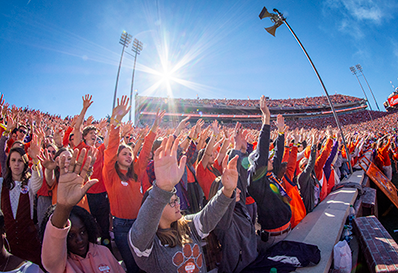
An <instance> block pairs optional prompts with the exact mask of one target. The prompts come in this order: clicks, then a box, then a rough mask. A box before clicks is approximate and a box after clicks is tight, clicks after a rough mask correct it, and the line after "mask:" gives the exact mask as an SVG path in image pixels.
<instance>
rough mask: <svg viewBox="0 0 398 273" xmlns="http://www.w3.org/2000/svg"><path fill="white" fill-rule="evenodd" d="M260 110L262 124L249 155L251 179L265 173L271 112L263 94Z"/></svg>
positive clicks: (256, 178)
mask: <svg viewBox="0 0 398 273" xmlns="http://www.w3.org/2000/svg"><path fill="white" fill-rule="evenodd" d="M260 110H261V113H262V117H261V120H262V122H263V125H262V127H261V131H260V135H259V137H258V141H257V147H256V150H255V151H253V153H252V154H251V155H250V158H251V166H250V173H251V174H252V177H251V179H252V180H254V181H255V180H258V179H259V178H261V177H262V176H264V175H265V173H266V172H267V166H268V155H269V141H270V120H271V114H270V112H269V109H268V107H267V102H266V99H265V96H264V95H263V96H261V98H260ZM248 182H251V181H248Z"/></svg>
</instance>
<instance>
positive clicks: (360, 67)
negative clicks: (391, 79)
mask: <svg viewBox="0 0 398 273" xmlns="http://www.w3.org/2000/svg"><path fill="white" fill-rule="evenodd" d="M356 68H357V69H358V71H359V72H361V74H362V76H363V78H364V79H365V82H366V84H367V85H368V87H369V90H370V93H371V94H372V97H373V99H374V101H375V104H376V107H377V110H379V111H380V108H379V105H378V104H377V101H376V99H375V95H373V91H372V89H371V88H370V85H369V83H368V81H367V80H366V77H365V74H363V72H362V66H361V65H360V64H357V65H356ZM369 105H370V104H369Z"/></svg>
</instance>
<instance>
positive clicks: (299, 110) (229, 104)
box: [135, 94, 388, 129]
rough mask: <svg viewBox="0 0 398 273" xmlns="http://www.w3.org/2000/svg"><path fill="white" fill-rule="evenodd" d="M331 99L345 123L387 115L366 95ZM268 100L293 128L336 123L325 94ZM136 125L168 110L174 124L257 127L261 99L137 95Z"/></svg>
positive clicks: (335, 96)
mask: <svg viewBox="0 0 398 273" xmlns="http://www.w3.org/2000/svg"><path fill="white" fill-rule="evenodd" d="M330 99H331V102H332V103H333V106H334V108H335V110H336V113H337V114H338V116H339V120H340V122H341V123H342V125H347V124H351V123H360V122H366V121H368V120H373V119H374V118H379V117H382V116H385V115H387V114H388V113H386V112H379V111H369V110H368V109H367V108H368V105H367V101H366V100H365V99H363V98H358V97H353V96H347V95H341V94H334V95H331V96H330ZM267 103H268V105H269V108H270V111H271V117H272V119H275V118H276V116H277V115H278V114H282V115H283V116H284V118H285V120H286V123H287V124H288V125H289V127H290V128H295V127H300V128H301V127H305V128H306V127H308V128H311V127H315V128H319V129H321V128H324V127H326V126H327V125H331V126H332V127H335V126H336V123H335V121H334V118H333V113H332V111H331V108H330V106H329V103H328V101H327V97H326V96H320V97H306V98H298V99H290V98H289V99H270V98H267ZM135 106H136V107H135V109H136V110H135V117H136V121H137V122H136V124H141V125H144V124H148V123H150V122H151V120H153V117H154V116H155V115H156V112H157V111H158V110H165V111H166V114H165V117H164V121H165V122H169V123H172V124H174V125H175V126H176V125H177V124H178V122H179V121H180V120H181V119H183V118H185V117H187V116H190V120H191V121H196V120H197V119H200V118H201V119H203V120H204V121H205V122H211V121H213V120H214V119H217V120H218V121H219V122H220V123H221V122H222V123H223V124H225V125H229V124H231V125H234V124H235V123H236V122H237V121H239V122H241V123H243V124H245V126H246V127H251V128H253V129H254V128H257V127H260V125H261V115H260V110H259V100H253V99H247V100H242V99H226V98H225V99H199V98H197V99H182V98H161V97H147V96H139V95H136V98H135Z"/></svg>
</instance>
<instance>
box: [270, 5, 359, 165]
mask: <svg viewBox="0 0 398 273" xmlns="http://www.w3.org/2000/svg"><path fill="white" fill-rule="evenodd" d="M273 11H274V12H276V13H277V16H278V19H279V22H283V23H285V25H286V26H287V28H288V29H289V30H290V32H291V33H292V34H293V36H294V38H295V39H296V41H297V43H298V44H299V45H300V47H301V49H302V50H303V52H304V54H305V56H306V57H307V59H308V61H309V62H310V64H311V66H312V68H313V69H314V72H315V74H316V76H317V77H318V80H319V82H320V83H321V85H322V88H323V90H324V91H325V94H326V98H327V100H328V102H329V105H330V108H331V109H332V112H333V116H334V119H335V121H336V124H337V127H338V128H339V130H340V135H341V139H342V140H343V145H344V148H345V151H346V154H347V160H348V165H349V167H350V171H351V173H353V171H352V166H351V155H350V152H349V150H348V149H347V144H346V141H345V137H344V134H343V130H342V128H341V125H340V122H339V118H338V117H337V114H336V111H335V109H334V106H333V104H332V101H331V99H330V97H329V93H328V91H327V90H326V87H325V84H324V83H323V81H322V78H321V76H320V75H319V73H318V70H317V69H316V67H315V65H314V63H313V62H312V60H311V58H310V55H308V53H307V51H306V50H305V48H304V46H303V44H302V43H301V42H300V40H299V38H298V37H297V35H296V33H294V31H293V29H292V28H291V27H290V25H289V24H288V22H287V21H286V18H285V17H283V14H282V13H280V12H279V10H277V9H273ZM275 23H277V22H275Z"/></svg>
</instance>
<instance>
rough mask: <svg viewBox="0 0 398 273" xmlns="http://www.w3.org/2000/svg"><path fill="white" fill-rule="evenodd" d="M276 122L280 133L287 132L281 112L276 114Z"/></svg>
mask: <svg viewBox="0 0 398 273" xmlns="http://www.w3.org/2000/svg"><path fill="white" fill-rule="evenodd" d="M274 123H275V126H276V128H278V132H280V133H283V132H285V119H284V118H283V116H282V115H281V114H279V115H277V116H276V121H275V122H274Z"/></svg>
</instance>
